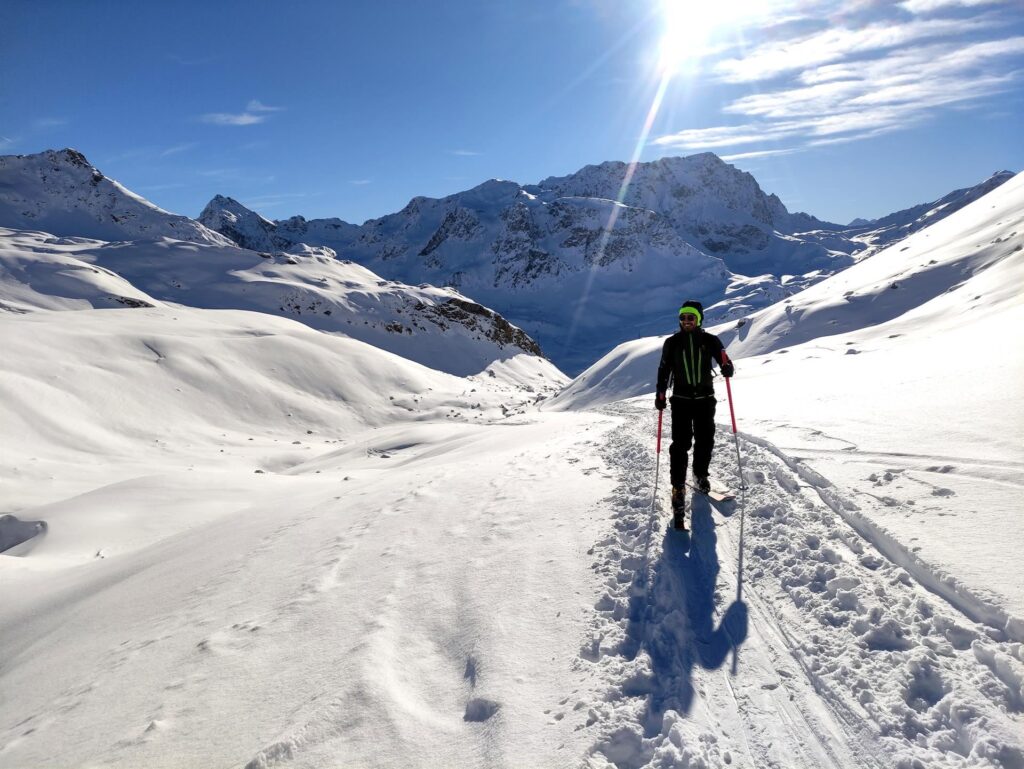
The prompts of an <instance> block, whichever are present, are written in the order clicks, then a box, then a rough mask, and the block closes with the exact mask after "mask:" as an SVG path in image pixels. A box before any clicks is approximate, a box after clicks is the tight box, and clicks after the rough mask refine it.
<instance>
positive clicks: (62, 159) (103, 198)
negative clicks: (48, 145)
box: [0, 148, 233, 246]
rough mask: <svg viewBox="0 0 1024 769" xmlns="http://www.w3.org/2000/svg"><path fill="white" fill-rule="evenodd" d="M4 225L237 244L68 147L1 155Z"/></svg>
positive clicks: (112, 236) (0, 193)
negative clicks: (143, 193) (169, 209)
mask: <svg viewBox="0 0 1024 769" xmlns="http://www.w3.org/2000/svg"><path fill="white" fill-rule="evenodd" d="M0 225H3V226H7V227H12V228H15V229H25V230H43V231H45V232H49V233H52V234H54V235H67V236H77V237H87V238H97V239H99V240H149V239H158V238H172V239H175V240H186V241H191V242H195V243H208V244H211V245H218V246H231V245H233V243H232V242H231V240H229V239H228V238H226V237H224V236H223V235H220V234H218V233H217V232H214V231H213V230H211V229H208V228H207V227H205V226H203V225H201V224H199V223H198V222H196V221H194V220H192V219H189V218H188V217H185V216H179V215H176V214H172V213H169V212H167V211H164V210H163V209H162V208H159V207H157V206H155V205H153V204H152V203H150V202H149V201H148V200H145V199H144V198H142V197H140V196H139V195H136V194H135V193H133V192H131V191H130V190H128V189H126V188H125V187H123V186H122V185H120V184H118V183H117V182H116V181H114V180H113V179H110V178H108V177H106V176H104V175H103V174H102V173H101V172H100V171H99V169H97V168H95V167H94V166H93V165H92V164H90V163H89V161H88V160H87V159H86V157H85V155H84V154H82V153H81V152H79V151H78V150H75V149H70V148H66V149H62V150H47V151H45V152H40V153H37V154H34V155H7V156H2V157H0Z"/></svg>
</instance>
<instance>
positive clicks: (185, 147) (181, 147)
mask: <svg viewBox="0 0 1024 769" xmlns="http://www.w3.org/2000/svg"><path fill="white" fill-rule="evenodd" d="M198 146H199V144H198V143H197V142H185V143H184V144H175V145H174V146H173V147H168V148H167V149H165V150H163V151H162V152H161V153H160V157H162V158H165V157H167V156H169V155H177V154H178V153H179V152H188V151H189V150H190V149H194V148H196V147H198Z"/></svg>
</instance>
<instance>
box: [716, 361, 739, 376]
mask: <svg viewBox="0 0 1024 769" xmlns="http://www.w3.org/2000/svg"><path fill="white" fill-rule="evenodd" d="M719 368H720V369H721V370H722V376H724V377H731V376H732V375H733V372H734V371H735V369H734V368H733V367H732V361H731V360H727V361H726V362H725V363H723V364H722V365H721V366H719Z"/></svg>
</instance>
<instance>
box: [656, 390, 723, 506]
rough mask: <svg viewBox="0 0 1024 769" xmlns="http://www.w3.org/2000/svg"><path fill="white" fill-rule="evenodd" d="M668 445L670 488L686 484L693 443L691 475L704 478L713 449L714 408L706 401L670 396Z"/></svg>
mask: <svg viewBox="0 0 1024 769" xmlns="http://www.w3.org/2000/svg"><path fill="white" fill-rule="evenodd" d="M671 403H672V445H671V447H669V450H668V453H669V456H670V457H671V458H672V465H671V480H672V485H673V486H682V485H684V484H685V483H686V465H687V462H688V457H687V452H689V450H690V444H691V443H692V444H693V474H694V475H701V476H706V475H707V474H708V468H709V467H710V466H711V450H712V449H713V448H714V447H715V406H716V405H717V401H716V400H715V399H714V397H710V398H680V397H678V396H675V395H673V396H672V399H671Z"/></svg>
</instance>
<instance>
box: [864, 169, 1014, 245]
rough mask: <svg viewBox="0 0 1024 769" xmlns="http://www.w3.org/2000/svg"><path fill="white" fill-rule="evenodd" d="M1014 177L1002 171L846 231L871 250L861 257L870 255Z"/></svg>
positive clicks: (942, 217) (957, 209)
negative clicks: (937, 197)
mask: <svg viewBox="0 0 1024 769" xmlns="http://www.w3.org/2000/svg"><path fill="white" fill-rule="evenodd" d="M1013 177H1014V174H1013V172H1012V171H999V172H997V173H994V174H992V176H990V177H989V178H988V179H986V180H985V181H983V182H981V184H976V185H974V186H973V187H965V188H963V189H959V190H954V191H953V192H950V193H949V194H948V195H944V196H942V197H941V198H939V199H938V200H933V201H932V202H931V203H921V204H920V205H916V206H912V207H910V208H907V209H904V210H903V211H897V212H896V213H893V214H889V215H888V216H883V217H882V218H881V219H875V220H874V221H867V220H863V219H858V220H855V221H853V222H851V223H850V224H849V225H848V226H847V227H846V230H845V231H846V233H847V234H848V235H849V236H851V237H853V238H854V239H855V240H857V241H860V242H862V243H865V244H867V245H868V246H869V247H870V248H869V249H868V250H866V251H865V252H863V253H862V254H861V256H867V255H869V254H870V253H873V252H874V251H878V250H880V249H882V248H885V247H886V246H888V245H890V244H892V243H895V242H898V241H900V240H902V239H903V238H905V237H907V236H908V235H911V234H913V233H915V232H917V231H918V230H923V229H924V228H925V227H930V226H931V225H932V224H935V223H936V222H939V221H941V220H942V219H944V218H945V217H947V216H949V215H950V214H952V213H955V212H957V211H959V210H960V209H961V208H963V207H964V206H966V205H968V204H970V203H973V202H974V201H975V200H977V199H978V198H980V197H983V196H984V195H987V194H988V193H990V192H991V191H992V190H994V189H995V188H996V187H998V186H1000V185H1002V184H1005V183H1006V182H1008V181H1010V179H1012V178H1013Z"/></svg>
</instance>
